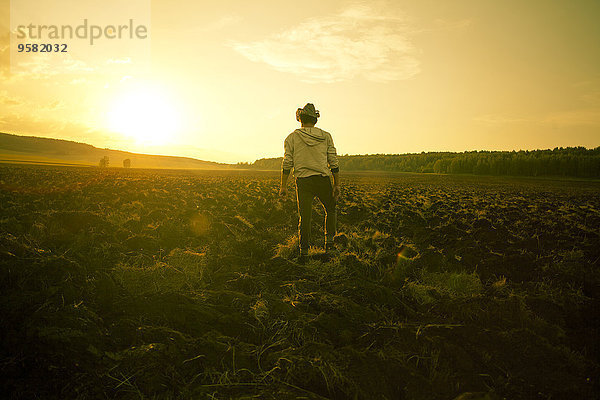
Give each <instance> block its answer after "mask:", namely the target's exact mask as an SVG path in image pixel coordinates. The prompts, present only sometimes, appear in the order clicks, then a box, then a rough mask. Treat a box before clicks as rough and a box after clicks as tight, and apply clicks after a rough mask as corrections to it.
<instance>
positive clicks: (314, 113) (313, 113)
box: [296, 103, 321, 121]
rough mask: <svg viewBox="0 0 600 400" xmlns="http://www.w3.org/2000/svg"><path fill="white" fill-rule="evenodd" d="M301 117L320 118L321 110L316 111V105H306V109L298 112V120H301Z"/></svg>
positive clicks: (300, 109)
mask: <svg viewBox="0 0 600 400" xmlns="http://www.w3.org/2000/svg"><path fill="white" fill-rule="evenodd" d="M300 115H308V116H311V117H314V118H319V117H320V116H321V115H320V114H319V110H315V105H314V104H312V103H306V105H305V106H304V108H299V109H297V110H296V120H298V121H299V120H300Z"/></svg>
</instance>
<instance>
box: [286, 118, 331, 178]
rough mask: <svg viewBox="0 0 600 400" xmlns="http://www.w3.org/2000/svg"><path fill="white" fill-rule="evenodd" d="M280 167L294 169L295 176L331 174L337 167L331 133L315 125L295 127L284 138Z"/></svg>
mask: <svg viewBox="0 0 600 400" xmlns="http://www.w3.org/2000/svg"><path fill="white" fill-rule="evenodd" d="M283 147H284V150H285V154H284V156H283V162H282V165H281V167H282V169H283V170H285V171H289V170H291V169H292V168H293V169H294V176H295V177H296V178H304V177H307V176H311V175H322V176H331V170H337V169H338V168H339V162H338V159H337V153H336V150H335V146H334V145H333V139H332V138H331V134H330V133H329V132H326V131H324V130H322V129H320V128H317V127H303V128H300V129H296V130H295V131H294V132H292V133H290V134H289V135H288V137H286V138H285V142H284V144H283Z"/></svg>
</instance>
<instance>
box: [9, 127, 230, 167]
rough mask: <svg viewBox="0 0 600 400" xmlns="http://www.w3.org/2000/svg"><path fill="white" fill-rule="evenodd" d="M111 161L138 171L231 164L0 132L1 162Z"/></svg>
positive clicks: (66, 162) (90, 163)
mask: <svg viewBox="0 0 600 400" xmlns="http://www.w3.org/2000/svg"><path fill="white" fill-rule="evenodd" d="M103 157H108V159H109V166H115V167H121V166H122V165H123V160H125V159H129V160H131V166H132V167H134V168H168V169H222V168H228V167H229V165H228V164H221V163H216V162H212V161H203V160H197V159H195V158H190V157H173V156H157V155H151V154H138V153H130V152H127V151H120V150H111V149H100V148H97V147H94V146H92V145H89V144H85V143H79V142H73V141H69V140H62V139H51V138H41V137H35V136H19V135H13V134H9V133H1V132H0V162H17V163H34V164H60V165H89V166H97V165H98V164H99V161H100V159H101V158H103Z"/></svg>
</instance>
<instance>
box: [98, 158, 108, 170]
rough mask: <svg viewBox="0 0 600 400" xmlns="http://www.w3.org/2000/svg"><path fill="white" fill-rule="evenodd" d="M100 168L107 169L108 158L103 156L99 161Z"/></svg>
mask: <svg viewBox="0 0 600 400" xmlns="http://www.w3.org/2000/svg"><path fill="white" fill-rule="evenodd" d="M99 166H100V168H107V167H108V156H104V157H102V158H101V159H100V163H99Z"/></svg>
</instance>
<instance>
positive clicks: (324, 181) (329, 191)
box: [296, 175, 336, 254]
mask: <svg viewBox="0 0 600 400" xmlns="http://www.w3.org/2000/svg"><path fill="white" fill-rule="evenodd" d="M296 196H297V200H298V216H299V217H300V218H299V219H300V220H299V222H298V234H299V236H300V254H308V246H309V242H310V223H311V222H310V220H311V216H312V201H313V198H314V197H315V196H317V197H318V198H319V200H320V201H321V204H322V205H323V207H324V208H325V244H327V243H331V242H333V237H334V236H335V223H336V216H335V199H334V198H333V188H332V186H331V180H330V179H329V177H328V176H322V175H312V176H308V177H305V178H296Z"/></svg>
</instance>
